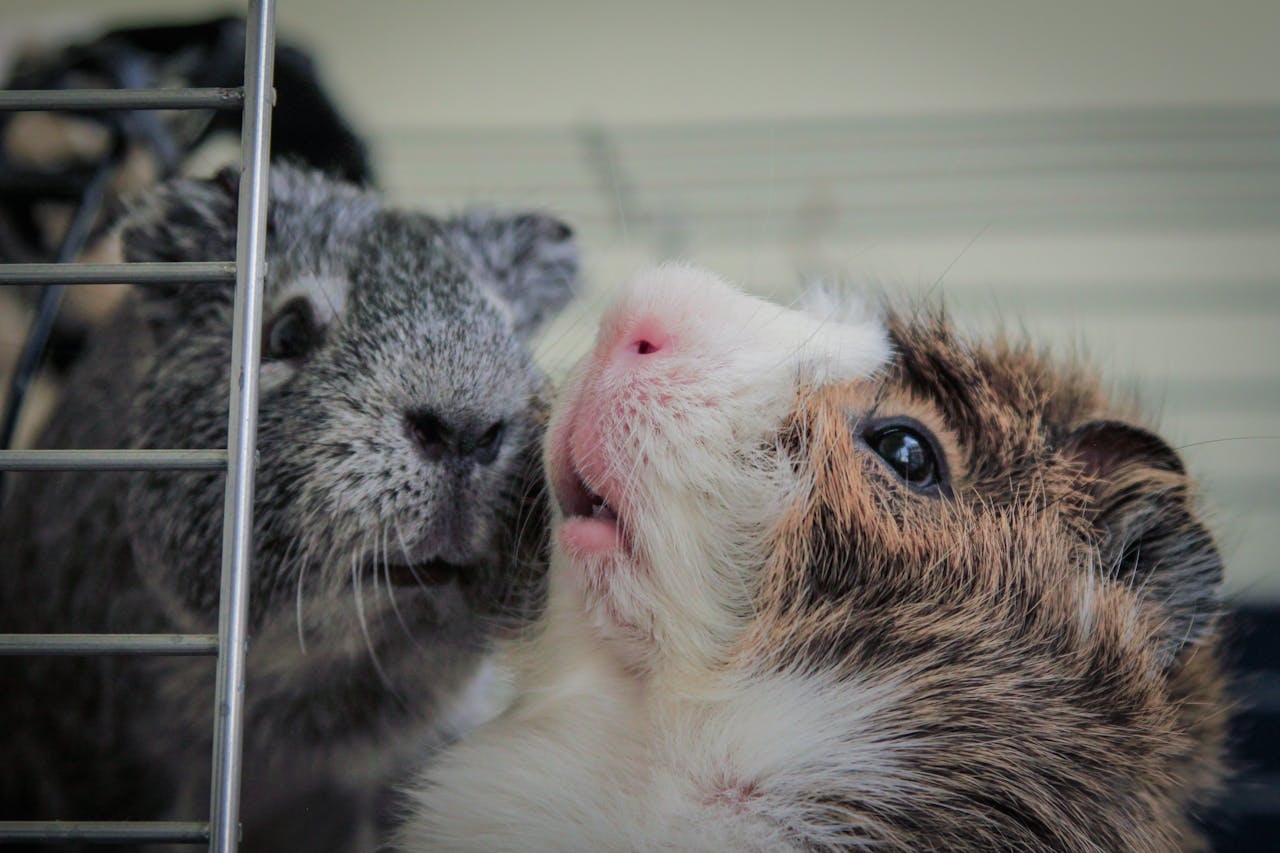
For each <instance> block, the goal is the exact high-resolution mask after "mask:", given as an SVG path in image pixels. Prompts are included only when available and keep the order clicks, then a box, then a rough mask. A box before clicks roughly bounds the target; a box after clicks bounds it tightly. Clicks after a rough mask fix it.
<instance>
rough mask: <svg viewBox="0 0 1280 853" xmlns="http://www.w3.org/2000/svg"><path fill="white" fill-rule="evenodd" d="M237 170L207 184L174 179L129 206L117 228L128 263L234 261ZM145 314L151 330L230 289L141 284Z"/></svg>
mask: <svg viewBox="0 0 1280 853" xmlns="http://www.w3.org/2000/svg"><path fill="white" fill-rule="evenodd" d="M239 183H240V177H239V170H237V169H235V168H227V169H224V170H222V171H221V172H220V173H219V174H218V175H217V176H216V177H215V178H213V179H211V180H207V181H201V180H190V179H177V180H173V181H168V182H166V183H163V184H159V185H158V186H155V187H153V188H151V189H150V190H148V191H147V192H146V193H144V194H143V195H141V196H139V197H138V198H136V199H133V200H131V201H130V202H128V205H127V208H126V213H125V216H124V218H123V219H122V220H121V223H120V225H119V228H118V230H119V233H120V245H121V251H122V253H123V256H124V260H125V261H128V262H138V263H150V262H166V263H167V262H179V261H234V260H235V259H236V208H237V200H238V196H239ZM140 289H141V290H142V292H143V294H142V295H143V305H144V310H145V311H146V312H147V314H148V316H149V319H150V320H152V321H153V325H154V324H155V323H158V322H163V321H164V320H165V319H166V318H167V317H168V316H169V315H171V314H172V312H173V311H174V310H181V308H182V307H183V306H184V305H188V304H190V305H198V304H205V305H208V304H209V302H210V301H214V300H216V299H217V298H218V294H221V293H222V291H224V290H225V291H226V295H227V298H230V295H231V292H232V288H231V287H230V286H226V287H223V286H222V285H216V284H214V285H209V284H161V285H152V284H148V285H143V286H141V287H140Z"/></svg>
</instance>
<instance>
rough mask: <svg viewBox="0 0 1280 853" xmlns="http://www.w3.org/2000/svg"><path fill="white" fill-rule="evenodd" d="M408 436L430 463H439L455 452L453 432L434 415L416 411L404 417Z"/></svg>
mask: <svg viewBox="0 0 1280 853" xmlns="http://www.w3.org/2000/svg"><path fill="white" fill-rule="evenodd" d="M405 420H406V422H407V424H408V428H409V435H410V436H411V437H412V438H413V440H414V442H416V443H417V445H418V447H419V448H420V449H421V450H422V453H423V455H424V456H426V457H427V458H428V459H430V460H431V461H432V462H439V461H440V460H441V459H444V458H445V457H446V456H450V455H452V454H454V453H455V452H456V448H455V447H454V446H453V445H454V434H453V430H451V429H449V427H448V426H447V425H446V424H445V422H444V421H442V420H441V419H440V418H439V417H438V416H437V415H436V414H435V413H433V412H429V411H425V410H417V411H412V412H409V413H408V414H407V415H406V416H405Z"/></svg>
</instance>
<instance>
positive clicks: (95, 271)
mask: <svg viewBox="0 0 1280 853" xmlns="http://www.w3.org/2000/svg"><path fill="white" fill-rule="evenodd" d="M235 280H236V265H235V262H234V261H213V262H191V261H185V262H182V263H171V264H169V263H140V264H0V285H6V284H8V285H14V284H212V283H217V282H233V281H235Z"/></svg>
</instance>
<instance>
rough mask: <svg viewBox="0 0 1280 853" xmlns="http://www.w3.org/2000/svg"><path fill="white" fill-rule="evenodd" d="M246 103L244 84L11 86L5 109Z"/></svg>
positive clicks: (0, 103)
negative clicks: (156, 86) (66, 87)
mask: <svg viewBox="0 0 1280 853" xmlns="http://www.w3.org/2000/svg"><path fill="white" fill-rule="evenodd" d="M242 106H244V90H243V89H240V88H185V89H10V90H8V91H3V92H0V111H4V110H14V111H17V110H190V109H205V110H231V109H240V108H241V107H242Z"/></svg>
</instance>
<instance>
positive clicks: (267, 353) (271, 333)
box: [262, 297, 321, 361]
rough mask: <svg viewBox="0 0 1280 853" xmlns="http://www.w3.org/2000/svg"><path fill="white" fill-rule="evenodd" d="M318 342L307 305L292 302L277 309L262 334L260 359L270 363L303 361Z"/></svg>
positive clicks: (302, 302)
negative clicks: (270, 361)
mask: <svg viewBox="0 0 1280 853" xmlns="http://www.w3.org/2000/svg"><path fill="white" fill-rule="evenodd" d="M320 340H321V334H320V327H319V324H317V323H316V318H315V314H314V313H313V312H312V310H311V303H310V302H308V301H307V300H306V299H305V298H303V297H299V298H297V299H292V300H290V301H289V302H288V303H286V304H285V306H284V307H283V308H281V309H280V311H279V313H277V314H276V316H275V317H273V318H271V322H269V323H268V324H267V327H266V328H265V329H263V332H262V356H263V358H267V359H271V360H273V361H287V360H297V359H301V358H305V357H306V356H307V355H309V354H310V353H311V351H312V350H314V349H315V348H316V347H317V346H319V344H320Z"/></svg>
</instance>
